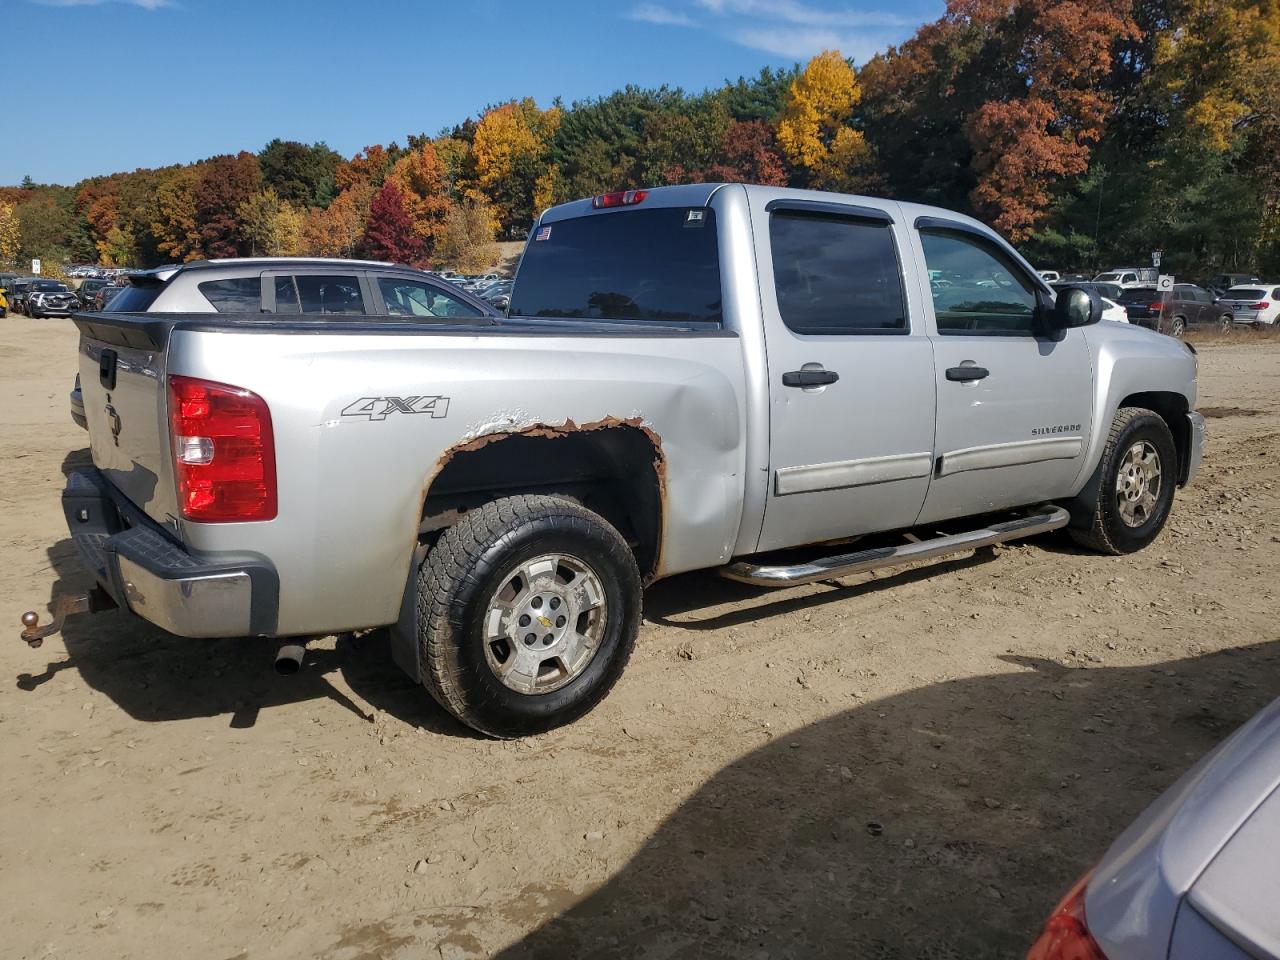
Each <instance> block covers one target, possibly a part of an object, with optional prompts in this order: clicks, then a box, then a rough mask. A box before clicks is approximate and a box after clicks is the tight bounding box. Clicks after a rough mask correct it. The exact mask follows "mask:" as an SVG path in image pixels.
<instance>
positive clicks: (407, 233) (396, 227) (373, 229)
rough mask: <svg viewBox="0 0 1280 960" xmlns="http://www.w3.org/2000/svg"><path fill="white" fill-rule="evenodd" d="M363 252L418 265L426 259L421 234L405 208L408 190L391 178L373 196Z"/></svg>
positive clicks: (361, 244) (361, 246)
mask: <svg viewBox="0 0 1280 960" xmlns="http://www.w3.org/2000/svg"><path fill="white" fill-rule="evenodd" d="M359 250H360V254H361V255H362V256H365V257H368V258H370V259H372V260H389V261H391V262H392V263H404V264H408V265H410V266H416V265H418V264H419V263H422V262H423V261H424V259H425V252H424V245H423V240H422V237H421V235H419V234H418V232H417V231H416V230H414V228H413V218H412V217H411V216H410V215H409V211H408V210H407V209H406V207H405V202H404V192H403V191H402V190H401V189H400V186H399V184H397V183H396V182H395V181H394V180H388V181H386V183H384V184H383V185H382V187H381V189H379V190H378V192H377V193H376V194H375V195H374V197H373V202H372V203H371V204H370V206H369V220H368V222H367V223H366V224H365V228H364V236H363V237H362V238H361V239H360V246H359Z"/></svg>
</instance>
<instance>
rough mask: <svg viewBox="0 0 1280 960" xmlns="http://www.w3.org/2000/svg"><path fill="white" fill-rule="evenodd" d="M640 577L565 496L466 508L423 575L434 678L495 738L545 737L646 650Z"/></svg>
mask: <svg viewBox="0 0 1280 960" xmlns="http://www.w3.org/2000/svg"><path fill="white" fill-rule="evenodd" d="M640 605H641V588H640V573H639V571H638V570H637V568H636V563H635V558H634V557H633V556H632V553H631V550H630V548H629V547H628V546H627V544H626V541H625V540H623V539H622V536H621V535H620V534H619V533H618V531H617V530H615V529H614V528H613V527H612V526H610V525H609V523H608V522H607V521H605V520H604V518H602V517H600V516H599V515H597V514H595V513H592V512H591V511H590V510H587V509H585V508H583V507H581V506H579V505H578V504H576V503H574V502H572V501H570V500H564V499H561V498H558V497H546V496H518V497H507V498H504V499H502V500H497V501H494V502H493V503H490V504H487V505H485V506H484V507H482V508H480V509H477V510H473V511H471V512H469V513H467V514H466V515H465V516H463V518H462V519H461V520H459V521H458V523H457V524H455V525H454V526H453V527H450V528H449V529H448V530H446V531H445V533H444V534H443V536H441V538H440V540H439V541H437V543H436V545H435V546H434V547H433V548H432V549H431V551H430V552H429V553H428V554H427V558H426V561H425V562H424V563H423V564H422V567H421V568H420V570H419V573H418V605H417V610H416V611H415V616H416V623H417V633H418V642H419V644H420V647H421V655H422V663H423V682H424V684H425V685H426V687H427V689H428V691H430V693H431V695H432V696H433V697H435V699H436V700H437V701H438V702H439V703H440V704H441V706H443V707H444V708H445V709H446V710H448V711H449V712H450V713H452V714H453V715H454V716H455V717H457V718H458V719H459V720H461V721H462V722H463V723H465V724H467V725H468V726H471V727H474V728H475V729H477V730H479V731H481V732H482V733H487V734H489V735H491V736H496V737H518V736H525V735H528V734H533V733H540V732H542V731H544V730H548V729H551V728H552V727H556V726H560V725H561V724H564V723H568V722H570V721H572V720H575V719H577V718H578V717H580V716H582V715H583V714H584V713H586V712H587V711H588V710H590V709H591V708H592V707H594V706H595V705H596V704H597V703H599V702H600V701H601V700H602V699H603V698H604V696H605V695H606V694H607V693H608V692H609V689H610V688H611V687H612V686H613V684H614V683H615V682H616V681H617V679H618V677H619V676H620V675H621V673H622V669H623V667H624V666H625V665H626V663H627V660H628V659H629V658H630V656H631V650H632V648H633V647H634V646H635V639H636V633H637V632H638V631H639V626H640Z"/></svg>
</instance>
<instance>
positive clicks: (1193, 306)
mask: <svg viewBox="0 0 1280 960" xmlns="http://www.w3.org/2000/svg"><path fill="white" fill-rule="evenodd" d="M1160 304H1161V311H1160V313H1161V317H1162V318H1163V322H1162V324H1161V326H1160V329H1161V330H1162V332H1164V333H1167V334H1169V335H1170V336H1171V337H1180V336H1182V334H1183V333H1184V332H1185V331H1186V330H1188V329H1190V328H1194V327H1211V328H1213V329H1215V330H1218V331H1221V332H1222V333H1225V332H1227V331H1228V330H1230V329H1231V323H1232V315H1231V309H1230V308H1229V307H1226V306H1224V305H1223V304H1221V303H1219V302H1218V298H1217V297H1215V296H1214V295H1213V294H1212V293H1210V292H1209V291H1208V290H1206V289H1205V288H1204V287H1198V286H1196V285H1195V284H1194V283H1176V284H1174V285H1173V290H1172V291H1170V292H1169V293H1164V294H1161V296H1160Z"/></svg>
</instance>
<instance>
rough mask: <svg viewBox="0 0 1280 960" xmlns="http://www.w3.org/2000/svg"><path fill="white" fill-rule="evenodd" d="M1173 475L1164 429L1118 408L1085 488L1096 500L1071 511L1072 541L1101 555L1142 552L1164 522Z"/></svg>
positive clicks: (1144, 415)
mask: <svg viewBox="0 0 1280 960" xmlns="http://www.w3.org/2000/svg"><path fill="white" fill-rule="evenodd" d="M1177 474H1178V454H1177V450H1176V449H1175V448H1174V445H1173V434H1172V433H1170V432H1169V425H1168V424H1167V423H1165V422H1164V420H1163V419H1162V418H1161V417H1160V416H1159V415H1158V414H1156V413H1153V412H1152V411H1150V410H1146V409H1144V408H1142V407H1123V408H1121V409H1120V410H1119V411H1118V412H1117V413H1116V418H1115V420H1114V421H1112V424H1111V434H1110V436H1109V437H1108V438H1107V445H1106V448H1105V449H1104V450H1103V452H1102V462H1101V463H1099V464H1098V470H1097V473H1095V475H1094V479H1093V482H1092V483H1091V484H1090V487H1091V488H1093V489H1094V490H1095V491H1096V494H1095V495H1094V496H1092V497H1091V498H1089V499H1090V500H1091V501H1092V502H1087V503H1085V504H1084V505H1083V506H1078V507H1076V508H1075V509H1074V510H1073V511H1072V526H1071V531H1070V532H1071V536H1072V538H1073V539H1074V540H1075V541H1076V542H1077V543H1079V544H1080V545H1082V546H1085V547H1089V548H1090V549H1092V550H1097V551H1099V552H1100V553H1112V554H1119V553H1133V552H1134V551H1136V550H1141V549H1142V548H1143V547H1145V546H1147V545H1148V544H1149V543H1151V541H1152V540H1154V539H1155V538H1156V537H1157V536H1158V535H1159V533H1160V531H1161V530H1162V529H1164V524H1165V521H1166V520H1168V519H1169V511H1170V510H1171V509H1172V507H1173V488H1174V485H1175V483H1176V482H1177Z"/></svg>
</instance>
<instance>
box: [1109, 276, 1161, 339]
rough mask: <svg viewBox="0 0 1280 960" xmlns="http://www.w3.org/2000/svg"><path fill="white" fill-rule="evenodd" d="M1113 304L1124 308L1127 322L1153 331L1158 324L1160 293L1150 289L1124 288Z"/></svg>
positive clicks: (1152, 288) (1153, 288)
mask: <svg viewBox="0 0 1280 960" xmlns="http://www.w3.org/2000/svg"><path fill="white" fill-rule="evenodd" d="M1115 302H1116V303H1118V304H1119V305H1120V306H1122V307H1124V309H1125V313H1126V314H1127V315H1128V317H1129V322H1130V323H1133V324H1137V325H1138V326H1140V327H1147V328H1149V329H1151V330H1155V329H1156V327H1157V326H1158V325H1159V322H1160V291H1159V290H1157V289H1156V288H1155V287H1154V286H1152V287H1125V288H1123V289H1122V290H1121V291H1120V295H1119V296H1118V297H1116V298H1115Z"/></svg>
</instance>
